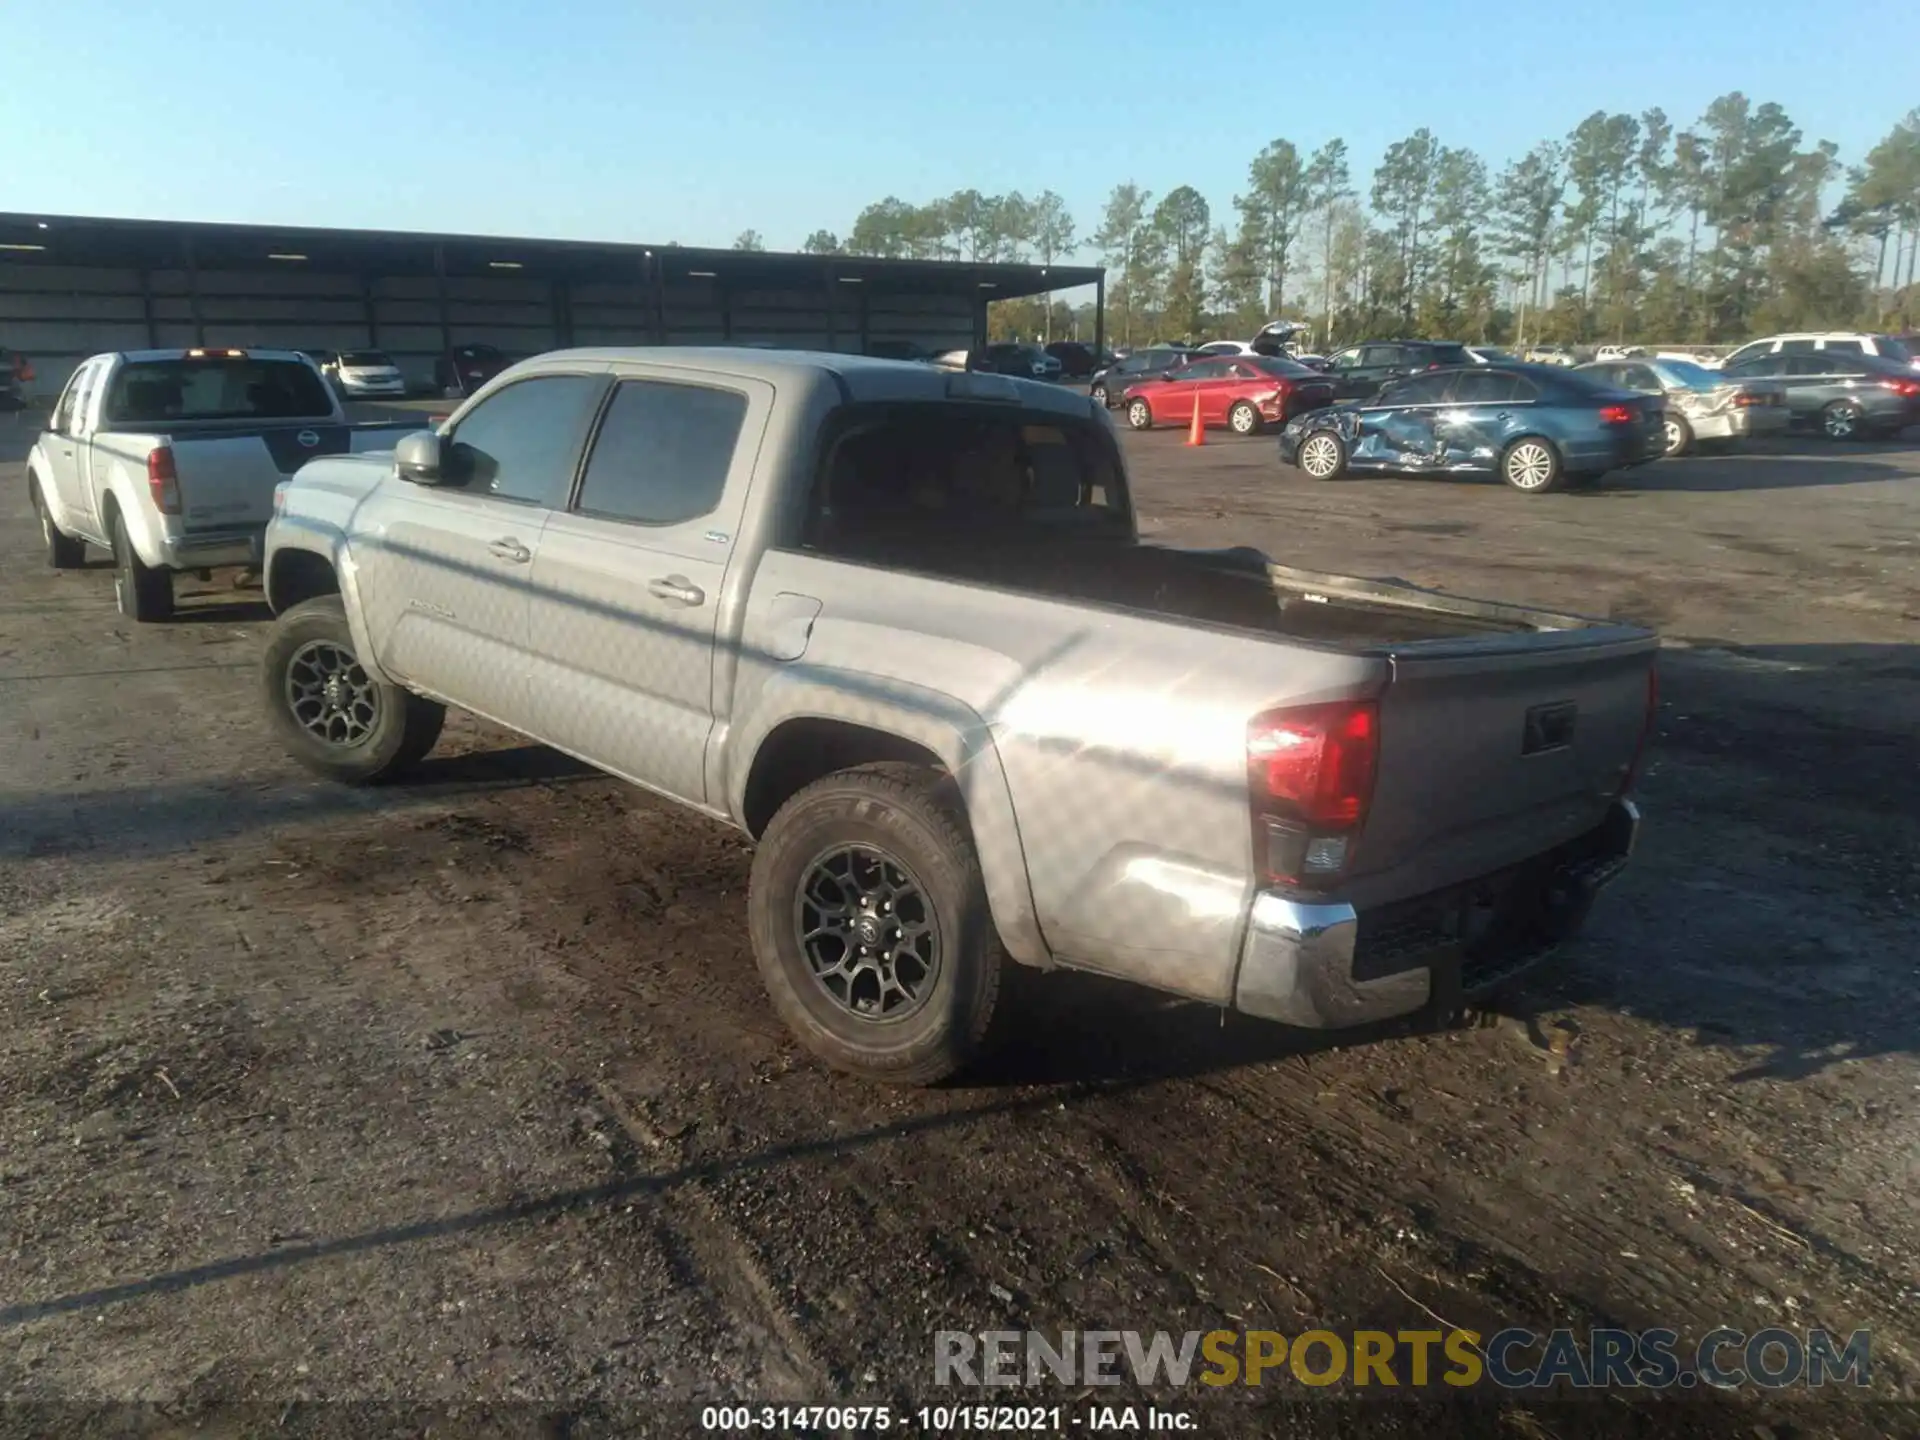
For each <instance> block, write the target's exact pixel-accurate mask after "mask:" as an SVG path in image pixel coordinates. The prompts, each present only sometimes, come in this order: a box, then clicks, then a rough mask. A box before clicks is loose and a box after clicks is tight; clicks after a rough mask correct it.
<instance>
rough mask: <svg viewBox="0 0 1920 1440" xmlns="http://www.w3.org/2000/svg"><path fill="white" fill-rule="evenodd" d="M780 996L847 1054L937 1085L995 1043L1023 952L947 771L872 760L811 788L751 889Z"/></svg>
mask: <svg viewBox="0 0 1920 1440" xmlns="http://www.w3.org/2000/svg"><path fill="white" fill-rule="evenodd" d="M747 923H748V928H749V932H750V933H751V935H752V937H753V952H754V958H755V959H756V961H757V962H758V964H759V967H760V975H761V978H762V979H763V980H764V981H765V983H766V987H767V993H768V995H769V996H770V997H771V999H772V1001H773V1006H774V1009H775V1010H777V1011H778V1012H779V1014H780V1018H781V1019H782V1020H783V1021H784V1022H785V1023H786V1025H787V1028H788V1029H790V1030H791V1031H792V1032H793V1034H794V1036H795V1037H796V1038H797V1039H798V1040H799V1041H800V1043H801V1044H802V1045H804V1046H806V1048H807V1049H808V1050H810V1051H812V1052H813V1054H815V1055H816V1056H818V1057H819V1058H820V1059H821V1060H823V1061H825V1062H826V1063H827V1064H828V1065H830V1066H832V1067H834V1068H835V1069H837V1070H845V1071H848V1072H850V1073H852V1074H855V1075H860V1076H862V1077H864V1078H866V1079H869V1080H882V1081H887V1082H890V1083H893V1084H901V1085H930V1084H933V1083H934V1082H936V1081H939V1080H943V1079H945V1078H946V1077H948V1076H949V1075H952V1074H954V1073H955V1072H956V1071H958V1070H960V1069H961V1068H962V1067H964V1066H965V1065H966V1064H967V1063H968V1062H969V1061H970V1060H972V1059H973V1058H974V1057H975V1056H976V1055H977V1054H979V1053H980V1051H981V1049H982V1048H983V1047H984V1045H985V1043H986V1040H987V1034H988V1026H989V1024H990V1022H991V1021H992V1020H993V1017H994V1013H995V1009H996V1006H997V1004H998V1002H999V999H1000V988H1001V982H1002V978H1003V974H1004V972H1005V970H1006V969H1007V967H1008V966H1009V965H1010V964H1011V962H1010V961H1009V960H1008V959H1007V957H1006V954H1005V952H1004V951H1003V950H1002V948H1001V945H1000V938H999V935H998V933H997V932H996V931H995V930H994V926H993V917H992V915H991V914H990V913H989V911H988V908H987V892H986V885H985V882H984V881H983V880H982V879H981V875H980V862H979V859H978V857H977V855H976V854H975V852H974V848H973V841H972V838H971V837H970V836H969V835H968V833H967V828H966V820H965V818H964V816H963V814H962V813H961V810H960V807H959V803H958V800H957V799H956V798H955V796H954V794H953V786H952V782H951V780H949V779H948V778H947V777H946V776H944V775H942V774H940V773H938V772H936V771H933V770H929V769H926V768H924V767H920V766H915V765H901V764H883V765H866V766H862V767H860V768H858V769H853V770H843V771H840V772H839V773H837V774H834V775H829V776H827V777H826V778H825V779H824V780H819V781H816V782H814V783H813V784H812V785H809V786H808V787H807V788H806V789H804V790H802V791H800V793H799V794H797V795H795V796H794V797H793V798H792V799H790V800H788V801H787V803H786V804H785V805H783V806H781V807H780V811H779V813H778V814H777V815H775V816H774V817H773V821H772V823H771V824H769V825H768V826H767V829H766V833H765V834H763V835H762V836H761V837H760V844H759V848H758V849H757V850H756V851H755V852H754V857H753V874H752V878H751V881H750V883H749V885H748V889H747Z"/></svg>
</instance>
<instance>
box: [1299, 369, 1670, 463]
mask: <svg viewBox="0 0 1920 1440" xmlns="http://www.w3.org/2000/svg"><path fill="white" fill-rule="evenodd" d="M1665 449H1666V430H1665V411H1664V407H1663V406H1662V404H1661V401H1660V397H1658V396H1653V395H1642V394H1638V393H1636V392H1634V391H1631V390H1622V389H1620V388H1618V387H1617V386H1614V385H1609V384H1605V383H1602V382H1601V381H1598V380H1595V379H1594V378H1592V377H1591V376H1588V375H1582V374H1579V373H1576V372H1570V371H1567V370H1563V369H1560V368H1558V367H1556V366H1552V365H1475V366H1471V367H1460V368H1455V369H1447V370H1427V371H1422V372H1421V373H1420V374H1418V375H1412V376H1409V377H1407V378H1406V379H1404V380H1397V381H1394V382H1393V383H1391V384H1389V385H1388V386H1387V387H1386V388H1385V389H1383V390H1381V392H1380V393H1379V394H1378V395H1375V396H1373V397H1372V398H1371V399H1368V400H1363V401H1359V402H1357V403H1354V404H1348V405H1336V406H1333V407H1331V408H1328V409H1324V410H1314V411H1310V412H1309V413H1307V414H1305V415H1301V416H1298V417H1296V418H1295V419H1294V420H1292V421H1290V422H1289V423H1288V424H1287V426H1286V428H1285V429H1284V430H1283V431H1282V432H1281V434H1280V458H1281V459H1282V460H1284V461H1285V462H1286V463H1288V464H1290V465H1297V466H1299V467H1300V469H1302V470H1303V471H1305V472H1306V473H1307V474H1308V475H1310V476H1311V477H1313V478H1314V479H1316V480H1332V479H1335V478H1337V477H1339V476H1341V475H1345V474H1348V473H1355V474H1358V473H1363V472H1369V471H1371V472H1380V473H1395V474H1408V475H1415V474H1444V475H1488V476H1497V477H1498V478H1500V479H1502V480H1504V481H1506V483H1507V484H1509V485H1511V486H1512V487H1513V488H1514V489H1516V490H1520V491H1524V492H1526V493H1527V494H1530V495H1540V494H1544V493H1546V492H1547V491H1549V490H1557V489H1560V488H1562V487H1563V486H1566V485H1570V484H1577V483H1580V482H1583V481H1591V480H1594V479H1597V478H1599V477H1600V476H1601V475H1603V474H1605V473H1606V472H1607V471H1609V470H1622V469H1625V468H1627V467H1628V466H1632V465H1644V464H1645V463H1646V462H1647V461H1649V460H1657V459H1659V458H1660V456H1661V455H1662V454H1663V453H1664V451H1665Z"/></svg>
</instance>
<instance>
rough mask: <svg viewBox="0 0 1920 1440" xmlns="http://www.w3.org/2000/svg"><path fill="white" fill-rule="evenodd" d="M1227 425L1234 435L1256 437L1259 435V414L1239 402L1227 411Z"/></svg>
mask: <svg viewBox="0 0 1920 1440" xmlns="http://www.w3.org/2000/svg"><path fill="white" fill-rule="evenodd" d="M1227 424H1228V426H1229V427H1230V428H1231V429H1232V430H1233V433H1234V434H1236V435H1258V434H1259V433H1260V412H1259V411H1258V410H1256V409H1254V408H1253V406H1251V405H1249V404H1248V403H1247V402H1246V401H1244V400H1241V401H1238V402H1236V403H1235V405H1234V407H1233V408H1232V409H1231V410H1229V411H1227Z"/></svg>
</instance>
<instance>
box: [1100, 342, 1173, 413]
mask: <svg viewBox="0 0 1920 1440" xmlns="http://www.w3.org/2000/svg"><path fill="white" fill-rule="evenodd" d="M1193 358H1194V352H1193V351H1192V350H1190V349H1188V348H1187V347H1186V346H1184V345H1156V346H1153V347H1151V348H1149V349H1146V350H1135V351H1134V352H1133V353H1132V354H1131V355H1123V356H1121V357H1120V358H1119V359H1118V360H1116V361H1114V362H1113V364H1111V365H1109V366H1108V367H1107V368H1106V369H1104V370H1097V371H1095V372H1094V376H1093V389H1092V391H1091V392H1090V393H1091V394H1092V395H1093V398H1094V399H1096V400H1099V401H1102V402H1104V403H1105V405H1106V407H1107V408H1108V409H1109V410H1111V409H1113V408H1114V407H1115V406H1117V405H1119V404H1120V402H1121V401H1122V400H1124V399H1125V398H1126V394H1127V388H1128V387H1129V386H1131V385H1139V384H1141V383H1142V382H1144V381H1147V380H1164V379H1166V378H1167V377H1168V376H1169V375H1171V374H1172V373H1173V372H1174V371H1175V370H1178V369H1179V368H1180V367H1181V366H1182V365H1185V364H1187V363H1188V362H1189V361H1190V360H1192V359H1193Z"/></svg>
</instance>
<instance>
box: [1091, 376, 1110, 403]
mask: <svg viewBox="0 0 1920 1440" xmlns="http://www.w3.org/2000/svg"><path fill="white" fill-rule="evenodd" d="M1087 394H1089V395H1091V396H1092V397H1093V398H1094V399H1096V400H1098V401H1099V402H1100V403H1101V404H1102V405H1104V404H1106V403H1107V387H1106V386H1104V385H1102V384H1100V383H1099V382H1098V381H1095V382H1094V386H1093V388H1092V389H1091V390H1089V391H1087Z"/></svg>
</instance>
